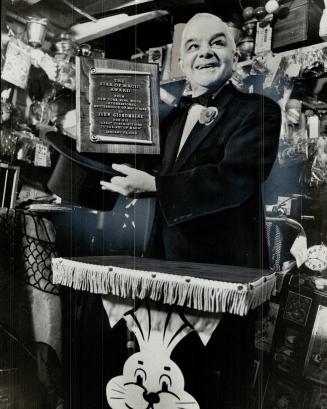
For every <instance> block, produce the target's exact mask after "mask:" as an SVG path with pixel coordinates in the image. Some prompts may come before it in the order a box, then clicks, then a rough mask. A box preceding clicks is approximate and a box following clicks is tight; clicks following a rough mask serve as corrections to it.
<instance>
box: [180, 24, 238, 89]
mask: <svg viewBox="0 0 327 409" xmlns="http://www.w3.org/2000/svg"><path fill="white" fill-rule="evenodd" d="M182 41H183V42H182V48H181V67H182V69H183V71H184V73H185V75H186V76H187V78H188V79H189V81H190V82H191V85H192V88H196V87H198V86H201V87H204V88H207V89H208V90H210V91H215V90H217V89H218V88H219V87H220V86H221V85H223V84H224V83H225V82H226V81H227V80H228V79H229V78H230V77H231V76H232V69H233V64H234V62H236V59H235V53H234V49H233V44H232V42H231V41H230V39H229V37H228V36H227V35H226V26H225V25H224V24H223V23H222V22H221V21H220V20H219V19H217V18H216V17H214V16H212V17H199V18H198V19H196V20H194V21H193V22H191V23H190V24H189V25H187V26H186V28H185V31H184V35H183V40H182Z"/></svg>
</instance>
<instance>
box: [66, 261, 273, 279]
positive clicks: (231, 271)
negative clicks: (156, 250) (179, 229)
mask: <svg viewBox="0 0 327 409" xmlns="http://www.w3.org/2000/svg"><path fill="white" fill-rule="evenodd" d="M69 259H70V260H74V261H77V262H80V263H86V264H93V265H99V266H116V267H121V268H127V269H130V270H135V273H136V274H137V270H141V271H151V272H159V273H166V274H175V275H179V276H190V277H197V278H202V279H207V280H218V281H226V282H231V283H242V284H246V283H251V282H254V281H257V280H259V279H261V278H262V277H263V276H268V275H270V274H271V271H269V270H265V269H260V268H248V267H240V266H227V265H220V264H208V263H192V262H187V261H168V260H162V259H152V258H143V257H133V256H89V257H74V258H69Z"/></svg>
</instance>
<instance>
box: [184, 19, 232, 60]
mask: <svg viewBox="0 0 327 409" xmlns="http://www.w3.org/2000/svg"><path fill="white" fill-rule="evenodd" d="M202 18H215V19H216V20H218V21H219V22H220V23H221V24H223V26H224V27H225V29H226V37H227V41H228V42H230V43H231V44H232V47H233V51H236V44H235V40H234V38H233V36H232V34H231V32H230V31H229V28H228V26H227V24H226V23H224V22H223V20H222V19H221V18H220V17H218V16H215V15H214V14H210V13H197V14H195V15H194V16H193V17H192V18H191V19H190V20H189V21H188V22H187V23H186V25H185V27H184V30H183V34H182V41H181V48H180V54H181V56H182V52H183V45H184V33H185V32H186V29H187V28H188V26H190V24H191V23H193V22H194V21H196V20H199V19H202Z"/></svg>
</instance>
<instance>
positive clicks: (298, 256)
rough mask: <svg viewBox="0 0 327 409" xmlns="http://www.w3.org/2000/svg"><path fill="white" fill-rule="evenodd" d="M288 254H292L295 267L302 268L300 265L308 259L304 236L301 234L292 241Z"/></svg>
mask: <svg viewBox="0 0 327 409" xmlns="http://www.w3.org/2000/svg"><path fill="white" fill-rule="evenodd" d="M290 253H291V254H292V256H294V258H295V260H296V265H297V267H300V266H302V264H303V263H304V262H305V261H306V260H307V258H308V246H307V238H306V236H304V235H302V234H300V235H298V236H297V238H296V239H295V240H294V243H293V246H292V248H291V250H290Z"/></svg>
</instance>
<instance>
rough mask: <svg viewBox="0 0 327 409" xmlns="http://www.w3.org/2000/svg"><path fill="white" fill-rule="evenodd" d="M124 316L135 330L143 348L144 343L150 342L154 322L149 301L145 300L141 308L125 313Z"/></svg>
mask: <svg viewBox="0 0 327 409" xmlns="http://www.w3.org/2000/svg"><path fill="white" fill-rule="evenodd" d="M124 318H125V320H126V324H127V327H128V329H129V330H130V331H133V332H134V334H135V336H136V339H137V342H138V344H139V346H140V349H142V345H144V344H146V343H148V342H149V340H150V336H151V326H152V323H151V310H150V306H149V302H148V301H147V300H145V301H144V302H143V304H142V305H141V306H140V307H139V308H137V309H136V310H132V311H129V312H128V313H127V314H125V317H124Z"/></svg>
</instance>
